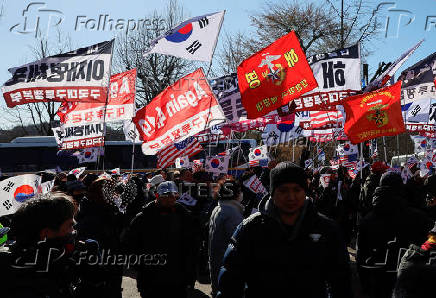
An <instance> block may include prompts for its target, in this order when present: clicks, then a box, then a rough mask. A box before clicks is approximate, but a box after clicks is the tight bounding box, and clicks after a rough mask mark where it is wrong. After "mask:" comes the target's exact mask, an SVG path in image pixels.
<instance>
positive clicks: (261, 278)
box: [217, 197, 352, 298]
mask: <svg viewBox="0 0 436 298" xmlns="http://www.w3.org/2000/svg"><path fill="white" fill-rule="evenodd" d="M259 211H260V212H257V213H255V214H253V215H251V216H250V217H249V218H247V219H245V220H244V221H243V222H242V223H241V224H240V225H239V226H238V227H237V229H236V231H235V233H234V234H233V236H232V238H231V241H230V244H229V247H228V248H227V251H226V254H225V256H224V260H223V266H222V268H221V272H220V276H219V282H218V284H219V293H218V296H217V297H221V298H225V297H246V298H252V297H290V296H291V295H292V297H317V298H319V297H333V298H335V297H351V295H352V294H351V291H350V270H349V257H348V253H347V250H346V247H345V243H344V241H343V239H342V236H341V233H340V231H339V228H338V226H337V225H336V224H335V223H334V222H333V221H331V220H329V219H328V218H326V217H325V216H322V215H320V214H318V213H317V212H315V210H314V208H313V206H312V203H311V202H310V201H309V200H306V202H305V204H304V206H303V207H302V210H301V213H300V215H299V217H298V219H297V221H296V222H295V224H294V225H293V226H292V227H291V226H286V225H284V224H283V223H282V221H281V219H280V216H279V214H278V211H277V208H276V207H275V205H274V203H273V201H272V199H271V198H267V197H266V198H264V199H263V200H262V201H261V203H260V205H259ZM244 291H245V296H244ZM329 293H330V296H329Z"/></svg>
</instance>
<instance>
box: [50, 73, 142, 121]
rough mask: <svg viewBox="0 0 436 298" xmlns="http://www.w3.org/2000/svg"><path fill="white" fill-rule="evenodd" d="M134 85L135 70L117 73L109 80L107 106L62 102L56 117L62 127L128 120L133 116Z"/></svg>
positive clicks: (102, 104) (104, 104) (103, 104)
mask: <svg viewBox="0 0 436 298" xmlns="http://www.w3.org/2000/svg"><path fill="white" fill-rule="evenodd" d="M135 84H136V68H134V69H131V70H128V71H126V72H122V73H117V74H115V75H113V76H111V79H110V85H109V86H110V87H109V96H108V99H107V105H106V103H100V102H98V103H92V102H78V101H77V102H67V101H64V102H63V103H62V105H61V106H60V107H59V109H58V111H57V115H58V116H59V118H60V120H61V123H62V124H63V125H65V124H66V125H70V124H89V123H99V122H103V121H105V122H113V121H120V120H130V119H132V117H133V116H134V115H135V92H136V91H135ZM105 110H106V116H105V115H104V112H105Z"/></svg>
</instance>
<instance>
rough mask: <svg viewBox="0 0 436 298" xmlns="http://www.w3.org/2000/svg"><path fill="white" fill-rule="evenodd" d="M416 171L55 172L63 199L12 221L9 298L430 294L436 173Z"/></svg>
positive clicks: (2, 275) (375, 167)
mask: <svg viewBox="0 0 436 298" xmlns="http://www.w3.org/2000/svg"><path fill="white" fill-rule="evenodd" d="M410 170H411V172H412V173H413V176H412V178H410V179H409V180H408V181H407V182H406V183H404V181H403V179H402V177H401V174H400V173H399V172H398V171H397V170H395V169H391V168H389V167H388V166H387V165H386V164H385V163H384V162H381V161H377V162H374V163H373V164H372V165H370V166H368V167H366V168H363V169H362V170H361V172H360V173H358V174H357V176H356V177H355V178H354V179H351V177H350V176H349V175H348V173H347V170H346V169H345V168H343V167H339V168H337V169H334V168H332V167H324V168H322V169H320V170H317V171H313V170H309V169H304V168H302V167H300V166H298V165H296V164H294V163H291V162H281V163H279V164H276V163H275V162H270V163H269V165H268V167H265V168H261V167H255V168H250V169H247V170H246V171H245V172H244V173H242V175H239V176H238V177H233V176H231V175H218V176H215V177H214V176H212V174H211V173H208V172H206V171H204V170H199V171H196V172H194V173H193V171H192V169H181V170H180V171H178V170H175V171H172V170H171V171H170V170H158V171H156V172H150V173H146V174H143V175H142V174H141V175H140V174H128V175H127V174H126V175H108V174H104V175H97V174H93V173H83V174H81V175H80V176H78V177H76V175H74V174H66V173H59V174H56V175H54V174H52V173H45V172H43V173H40V174H41V176H42V182H45V181H51V180H54V183H53V187H52V189H51V191H50V192H48V193H46V194H44V195H40V196H38V197H35V198H33V199H30V200H28V201H27V202H25V203H23V204H22V206H21V207H20V208H19V209H18V210H17V211H16V212H15V213H14V214H11V215H7V216H3V217H0V223H1V226H0V246H1V248H0V264H1V265H0V268H1V270H0V280H1V281H2V292H1V296H2V297H35V298H36V297H51V298H55V297H96V296H97V295H99V296H101V297H122V294H123V289H122V278H123V275H125V274H127V273H129V274H130V273H132V274H134V276H135V277H136V281H137V288H138V291H139V293H140V295H141V297H181V298H183V297H187V295H188V292H189V290H190V289H193V288H194V286H195V282H196V281H197V280H204V279H205V277H207V278H208V279H209V280H210V283H211V288H212V292H211V295H212V297H220V298H225V297H247V298H251V297H354V296H355V295H356V294H357V291H359V295H360V296H359V297H365V296H366V297H396V298H399V297H429V296H428V295H429V294H430V295H431V293H432V292H433V289H432V281H431V279H432V278H436V269H435V268H436V267H434V266H433V265H432V262H433V261H432V260H433V258H432V255H433V253H434V252H436V226H435V225H434V222H435V220H436V175H431V176H428V177H421V176H420V175H419V169H418V168H417V166H416V165H415V166H413V167H411V168H410ZM326 174H328V176H329V179H328V183H320V177H325V176H326ZM253 175H256V176H257V178H258V179H259V181H261V182H262V184H263V186H264V187H265V189H266V191H267V194H266V195H263V196H259V194H258V193H255V192H254V191H253V190H252V189H250V187H249V186H247V185H246V184H244V183H243V181H247V180H248V179H250V178H251V177H252V176H253ZM354 250H355V251H356V253H355V254H354V253H352V252H353V251H354ZM350 257H351V258H352V259H353V261H354V259H355V262H351V261H350ZM355 276H358V278H355ZM362 295H363V296H362Z"/></svg>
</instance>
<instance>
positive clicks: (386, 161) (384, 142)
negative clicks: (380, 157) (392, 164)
mask: <svg viewBox="0 0 436 298" xmlns="http://www.w3.org/2000/svg"><path fill="white" fill-rule="evenodd" d="M383 151H384V154H385V163H388V157H387V154H386V139H385V136H383Z"/></svg>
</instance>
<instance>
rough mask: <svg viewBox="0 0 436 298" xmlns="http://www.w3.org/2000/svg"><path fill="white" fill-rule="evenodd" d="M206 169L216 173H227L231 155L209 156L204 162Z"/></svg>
mask: <svg viewBox="0 0 436 298" xmlns="http://www.w3.org/2000/svg"><path fill="white" fill-rule="evenodd" d="M204 169H205V170H206V171H207V172H211V173H213V174H214V175H218V174H222V173H223V174H227V171H228V170H229V156H228V155H226V156H208V157H206V162H205V163H204Z"/></svg>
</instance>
